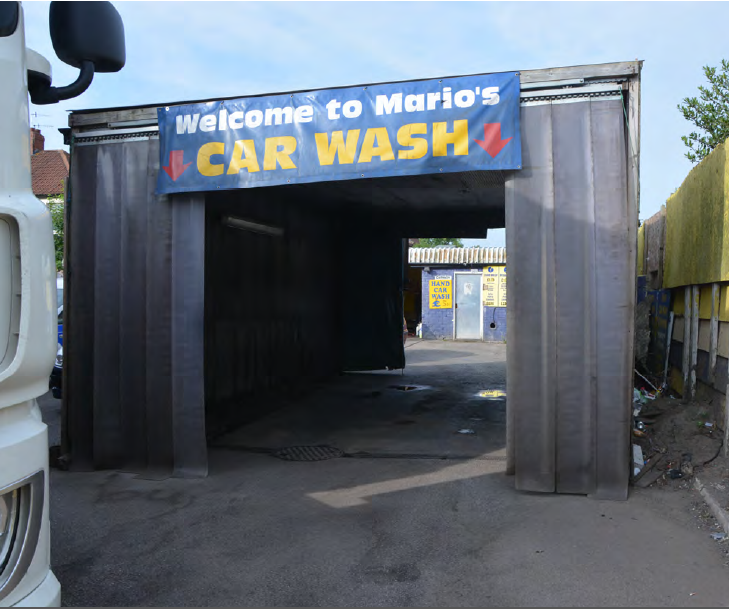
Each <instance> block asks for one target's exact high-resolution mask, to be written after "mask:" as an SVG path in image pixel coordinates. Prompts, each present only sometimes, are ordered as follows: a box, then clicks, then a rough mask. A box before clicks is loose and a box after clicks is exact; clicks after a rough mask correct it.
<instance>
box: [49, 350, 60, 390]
mask: <svg viewBox="0 0 729 609" xmlns="http://www.w3.org/2000/svg"><path fill="white" fill-rule="evenodd" d="M48 389H50V391H51V393H52V394H53V397H54V398H56V399H58V400H60V399H61V397H62V396H63V345H62V344H61V343H58V351H56V361H55V362H54V364H53V370H51V378H50V379H49V380H48Z"/></svg>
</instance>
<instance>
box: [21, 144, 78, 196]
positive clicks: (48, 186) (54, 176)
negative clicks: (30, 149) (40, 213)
mask: <svg viewBox="0 0 729 609" xmlns="http://www.w3.org/2000/svg"><path fill="white" fill-rule="evenodd" d="M68 158H69V157H68V153H67V152H66V151H65V150H42V151H40V152H36V153H35V154H34V155H33V156H32V157H30V167H31V174H32V176H33V194H34V195H35V196H36V197H47V196H52V195H60V194H61V193H62V192H63V183H64V181H65V180H66V178H68V168H69V163H68Z"/></svg>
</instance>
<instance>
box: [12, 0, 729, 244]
mask: <svg viewBox="0 0 729 609" xmlns="http://www.w3.org/2000/svg"><path fill="white" fill-rule="evenodd" d="M48 4H49V3H48V2H25V3H24V7H25V14H26V36H27V44H28V46H30V47H31V48H34V49H35V50H37V51H39V52H41V53H42V54H44V55H45V56H46V57H47V58H49V59H50V60H51V63H52V65H53V68H54V84H56V85H65V84H68V83H69V82H71V81H72V80H74V79H75V77H76V71H75V70H74V69H73V68H71V67H69V66H66V65H65V64H63V63H62V62H60V61H59V60H58V59H57V58H56V57H55V54H54V53H53V49H52V46H51V43H50V35H49V33H48ZM114 4H115V6H116V7H117V9H118V10H119V12H120V14H121V15H122V18H123V20H124V24H125V28H126V40H127V65H126V67H125V68H124V69H123V70H122V71H121V72H119V73H118V74H101V75H97V77H96V78H95V80H94V83H93V84H92V86H91V88H90V89H89V90H88V91H87V92H86V93H84V94H83V95H82V96H81V97H79V98H76V99H74V100H71V101H68V102H64V103H61V104H58V105H56V106H37V107H36V106H31V113H35V112H37V113H38V116H37V117H36V116H31V122H32V123H33V124H35V125H40V126H41V129H42V131H43V133H44V135H45V136H46V147H47V148H60V147H61V146H62V139H61V136H60V134H58V132H57V131H56V130H57V128H58V127H63V126H66V124H67V115H66V111H67V110H69V109H76V108H97V107H109V106H123V105H134V104H147V103H154V102H164V101H167V102H174V101H179V100H190V99H199V98H211V97H218V96H221V97H222V96H235V95H249V94H256V93H271V92H279V91H287V90H297V89H313V88H320V87H333V86H341V85H354V84H360V83H372V82H379V81H390V80H408V79H415V78H428V77H435V76H451V75H458V74H471V73H478V72H499V71H506V70H525V69H535V68H546V67H557V66H568V65H579V64H590V63H603V62H612V61H627V60H633V59H642V60H645V65H644V70H643V100H642V136H641V137H642V146H641V213H640V216H641V218H648V217H650V216H651V215H652V214H653V213H655V212H656V211H658V210H659V209H660V206H661V205H662V204H663V203H664V202H665V200H666V198H667V197H668V196H669V195H670V194H671V193H672V192H673V191H674V190H675V189H676V188H677V187H678V186H680V184H681V182H682V181H683V179H684V177H685V176H686V174H687V173H688V172H689V170H690V169H691V167H692V165H691V163H690V162H689V161H688V160H686V158H685V157H684V150H685V147H684V145H683V143H682V142H681V139H680V138H681V135H684V134H687V133H688V132H689V131H690V129H691V125H690V124H689V123H687V122H686V121H684V119H683V118H682V117H681V115H680V113H679V112H678V110H677V109H676V105H677V104H678V103H680V102H681V100H682V99H683V98H684V97H686V96H690V95H694V94H695V93H696V90H697V87H698V86H699V85H700V84H702V83H703V81H704V77H703V72H702V66H704V65H719V63H720V61H721V59H722V57H729V52H728V51H727V44H726V24H727V23H729V4H727V3H720V2H715V3H714V2H708V3H703V2H690V3H688V2H687V3H683V2H675V3H674V2H672V3H661V2H647V3H636V2H632V3H613V2H598V3H580V2H569V3H558V2H554V3H552V2H540V3H529V2H513V3H499V2H493V3H491V2H488V3H475V2H474V3H470V2H469V3H459V2H446V3H420V2H402V3H400V2H392V3H390V2H376V3H358V2H346V3H336V2H326V3H308V2H295V3H283V2H281V3H279V2H271V3H255V2H222V3H218V2H204V3H203V2H114ZM489 241H492V240H491V239H490V240H489ZM489 244H493V245H500V244H503V235H502V236H501V237H500V238H499V237H497V238H496V240H495V241H493V242H491V243H489Z"/></svg>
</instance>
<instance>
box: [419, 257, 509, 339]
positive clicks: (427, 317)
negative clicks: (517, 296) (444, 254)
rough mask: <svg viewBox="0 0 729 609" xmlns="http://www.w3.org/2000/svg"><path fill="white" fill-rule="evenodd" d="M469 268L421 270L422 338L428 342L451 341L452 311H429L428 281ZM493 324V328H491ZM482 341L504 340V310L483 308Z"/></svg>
mask: <svg viewBox="0 0 729 609" xmlns="http://www.w3.org/2000/svg"><path fill="white" fill-rule="evenodd" d="M469 270H471V269H469V268H463V267H459V268H438V267H430V270H429V271H426V270H425V269H423V274H422V289H423V292H422V303H423V317H422V322H423V338H425V339H430V340H443V339H447V340H451V339H452V338H453V313H454V310H453V309H440V310H439V309H431V308H430V303H429V301H428V295H429V290H430V281H431V280H433V279H435V278H436V276H439V277H451V279H452V278H453V276H454V274H455V273H456V272H458V273H462V272H468V271H469ZM491 324H494V326H495V327H493V328H492V327H491ZM483 340H485V341H487V342H503V341H504V340H506V308H505V307H484V308H483Z"/></svg>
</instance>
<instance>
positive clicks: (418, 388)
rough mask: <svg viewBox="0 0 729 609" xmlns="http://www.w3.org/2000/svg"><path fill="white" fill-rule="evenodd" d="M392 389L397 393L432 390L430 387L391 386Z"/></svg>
mask: <svg viewBox="0 0 729 609" xmlns="http://www.w3.org/2000/svg"><path fill="white" fill-rule="evenodd" d="M390 389H395V390H397V391H423V389H430V387H429V386H428V385H390Z"/></svg>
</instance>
